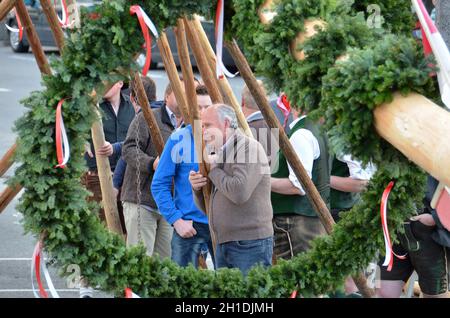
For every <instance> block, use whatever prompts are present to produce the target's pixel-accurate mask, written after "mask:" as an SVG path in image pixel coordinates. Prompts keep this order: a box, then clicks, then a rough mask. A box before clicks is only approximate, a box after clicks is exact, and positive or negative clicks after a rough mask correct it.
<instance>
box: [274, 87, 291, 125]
mask: <svg viewBox="0 0 450 318" xmlns="http://www.w3.org/2000/svg"><path fill="white" fill-rule="evenodd" d="M277 107H278V108H279V109H280V110H281V112H282V113H283V116H284V123H283V128H286V124H287V121H288V118H289V114H290V113H291V104H290V103H289V101H288V99H287V96H286V94H284V93H282V94H281V95H280V96H279V97H278V99H277Z"/></svg>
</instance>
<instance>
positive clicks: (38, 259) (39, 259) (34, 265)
mask: <svg viewBox="0 0 450 318" xmlns="http://www.w3.org/2000/svg"><path fill="white" fill-rule="evenodd" d="M41 268H42V271H43V272H44V277H45V280H46V282H47V286H48V289H49V291H50V294H51V295H52V297H53V298H60V297H59V294H58V292H57V291H56V289H55V286H54V285H53V282H52V279H51V278H50V274H49V272H48V269H47V265H46V264H45V259H44V257H43V253H42V242H41V241H39V242H37V244H36V246H35V247H34V252H33V257H32V259H31V287H32V289H33V294H34V296H35V297H36V298H48V294H47V292H46V291H45V288H44V286H43V284H42V280H41ZM35 275H36V282H37V284H38V288H39V293H38V292H37V291H36V288H35V286H34V277H35Z"/></svg>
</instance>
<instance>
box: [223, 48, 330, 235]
mask: <svg viewBox="0 0 450 318" xmlns="http://www.w3.org/2000/svg"><path fill="white" fill-rule="evenodd" d="M225 45H226V46H227V48H228V51H229V52H230V53H231V56H232V57H233V59H234V61H235V63H236V66H237V67H238V68H239V71H240V72H241V76H242V77H243V79H244V81H245V83H246V84H247V87H248V88H249V90H250V92H251V93H252V95H253V98H254V99H255V101H256V103H257V104H258V106H259V107H260V110H261V113H262V114H263V116H264V118H265V120H266V122H267V125H268V126H269V127H270V128H278V130H279V134H280V136H279V138H280V148H281V150H282V151H283V153H284V154H285V156H286V159H287V160H288V162H289V164H290V165H291V166H292V168H293V170H294V172H295V175H296V176H297V178H298V180H299V181H300V182H301V183H302V185H303V187H304V189H305V192H306V194H307V195H308V198H309V199H310V201H311V205H312V206H313V207H314V210H315V211H316V212H317V214H318V216H319V217H320V219H321V221H322V224H323V225H324V227H325V229H326V231H327V232H328V233H331V231H332V230H333V225H334V220H333V218H332V217H331V214H330V212H329V210H328V208H327V206H326V204H325V202H323V200H322V198H321V196H320V194H319V192H318V191H317V189H316V187H315V186H314V183H313V182H312V180H311V178H310V177H309V176H308V173H307V172H306V170H305V168H304V167H303V165H302V163H301V162H300V160H299V158H298V156H297V153H296V152H295V150H294V148H293V147H292V145H291V143H290V142H289V138H288V137H287V135H286V133H285V132H284V129H283V128H282V127H281V126H280V123H279V121H278V119H277V117H276V115H275V113H274V112H273V110H272V107H270V105H269V102H268V100H267V97H266V96H265V95H264V94H263V92H262V90H261V88H260V86H259V84H258V82H257V80H256V78H255V76H254V75H253V72H252V70H251V68H250V66H249V65H248V62H247V60H246V59H245V57H244V55H243V54H242V52H241V50H240V49H239V47H238V46H237V44H236V42H235V41H233V42H226V44H225Z"/></svg>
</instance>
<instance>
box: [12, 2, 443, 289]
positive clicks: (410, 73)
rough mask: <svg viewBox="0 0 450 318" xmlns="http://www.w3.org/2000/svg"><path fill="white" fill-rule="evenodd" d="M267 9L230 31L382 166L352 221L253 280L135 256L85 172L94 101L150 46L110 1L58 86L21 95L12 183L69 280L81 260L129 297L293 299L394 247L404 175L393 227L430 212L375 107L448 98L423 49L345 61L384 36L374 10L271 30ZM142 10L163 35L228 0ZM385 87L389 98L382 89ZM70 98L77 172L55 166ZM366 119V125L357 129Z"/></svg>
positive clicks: (333, 6) (88, 273) (237, 19)
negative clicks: (382, 212)
mask: <svg viewBox="0 0 450 318" xmlns="http://www.w3.org/2000/svg"><path fill="white" fill-rule="evenodd" d="M262 2H263V1H262V0H234V1H233V3H232V5H231V6H230V4H229V2H228V5H227V12H234V16H233V17H232V26H231V28H230V29H229V30H228V34H233V35H234V36H235V37H236V38H238V40H239V41H240V43H242V44H243V46H244V48H245V51H246V53H247V55H248V57H249V60H250V62H251V63H253V64H254V65H255V66H256V69H257V71H258V73H259V74H260V75H262V76H264V77H266V78H267V79H268V81H269V82H271V83H272V84H273V86H272V87H273V88H274V89H277V90H279V89H285V90H286V92H287V93H288V94H289V96H290V97H291V96H292V97H291V98H293V100H294V101H295V103H296V104H297V105H305V107H306V108H307V109H308V110H316V111H319V112H320V111H321V112H322V113H323V114H326V116H327V117H328V118H327V119H328V124H327V125H328V128H329V129H330V131H331V133H332V136H339V140H344V141H345V143H344V144H342V143H341V144H339V143H334V144H335V145H337V146H336V149H337V150H348V151H351V152H352V153H355V154H357V155H358V157H360V158H362V159H364V161H366V162H367V161H369V160H372V161H374V162H375V163H377V164H378V167H379V170H378V172H377V174H376V175H375V176H374V178H373V180H372V181H371V183H370V185H369V187H368V190H367V191H366V192H365V193H364V194H363V196H362V201H361V203H360V204H358V205H357V206H355V207H354V208H353V209H352V211H350V212H349V213H348V214H346V215H345V216H344V217H343V219H342V221H341V222H340V223H339V224H337V225H336V227H335V229H334V231H333V234H332V235H330V236H327V237H323V238H319V239H317V240H315V241H314V242H313V248H312V249H311V250H310V251H309V252H308V253H305V254H300V255H298V256H296V257H295V258H294V259H292V260H291V261H284V260H281V261H279V263H278V265H276V266H273V267H271V268H266V269H265V268H262V267H255V268H253V269H252V270H251V271H250V273H249V275H248V276H247V277H246V278H244V277H243V276H242V274H241V273H240V272H239V271H238V270H237V269H220V270H217V271H203V270H196V269H194V268H193V267H192V266H190V267H187V268H180V267H179V266H177V265H176V264H175V263H173V262H172V261H170V260H160V259H158V258H153V257H147V256H145V249H144V247H143V246H139V247H133V248H128V249H127V248H126V247H125V244H124V242H123V241H122V240H121V239H120V238H119V237H118V236H117V235H114V234H111V233H109V232H108V231H107V229H106V228H105V227H104V226H103V225H102V224H101V223H100V222H99V220H98V218H97V216H96V211H97V209H98V206H97V205H96V204H93V203H88V202H86V197H87V195H88V192H87V191H86V190H85V189H84V188H83V187H82V186H81V184H80V181H79V180H80V177H81V175H82V173H83V172H84V170H85V163H84V159H83V158H82V156H81V154H82V153H83V151H84V148H83V145H84V143H85V140H86V139H87V138H88V134H89V131H90V127H91V125H92V123H93V121H94V120H95V114H94V112H93V108H92V106H91V105H92V103H93V102H96V101H92V99H91V98H90V97H89V94H90V93H91V92H92V90H93V89H95V90H96V91H97V92H98V96H101V95H102V93H103V90H104V86H103V85H102V84H101V83H103V82H106V81H110V82H113V81H117V80H119V79H125V77H126V75H124V74H125V73H126V72H128V71H130V70H137V69H138V67H137V65H136V64H135V63H132V62H130V61H132V57H133V56H134V55H135V54H136V53H137V52H139V51H140V45H141V43H142V35H141V31H140V28H139V26H138V23H137V21H136V18H135V17H132V16H130V14H129V6H130V2H129V1H127V0H111V1H104V2H103V3H102V4H101V5H100V6H99V7H98V8H97V9H96V10H95V12H96V13H97V17H96V18H95V19H92V15H90V16H89V15H88V14H86V12H85V13H83V14H82V23H81V25H82V27H81V28H80V29H78V30H73V31H70V34H69V38H68V40H67V43H66V47H65V49H64V54H63V56H62V58H61V59H53V60H52V61H51V66H52V69H53V75H51V76H45V77H44V79H43V82H44V83H43V84H44V86H45V89H44V90H43V91H39V92H33V93H32V94H31V96H30V97H28V98H27V99H25V100H23V101H22V102H23V104H24V105H25V106H26V107H27V108H28V109H29V111H28V112H27V113H26V114H25V115H24V116H23V117H22V118H21V119H19V120H18V121H17V123H16V131H17V133H18V135H19V141H18V144H19V147H18V151H17V159H18V161H20V162H21V163H22V164H21V166H20V167H19V168H18V169H17V170H16V175H15V178H14V179H13V180H12V183H16V182H18V183H20V184H22V185H23V186H24V188H25V190H26V191H25V192H24V194H23V196H22V198H21V200H20V205H19V207H18V208H19V210H20V211H21V212H22V213H23V215H24V218H23V222H24V228H25V230H26V231H27V232H31V233H33V234H34V235H39V234H40V233H42V232H43V231H45V233H46V234H47V235H46V238H45V249H46V251H47V252H48V253H49V254H50V255H51V256H52V257H54V258H55V259H56V260H57V265H59V266H60V267H61V275H68V274H70V273H68V272H66V270H67V267H68V266H69V265H71V264H76V265H79V266H80V268H81V269H82V275H83V276H84V277H85V278H86V279H87V280H88V281H89V282H90V284H91V285H93V286H96V285H99V286H100V288H101V289H102V290H105V291H112V292H114V293H115V294H116V295H122V294H123V290H124V288H125V287H130V288H132V289H133V291H134V292H135V293H137V294H139V295H141V296H142V297H287V296H288V295H289V294H290V293H291V292H292V290H294V289H295V288H298V289H300V292H301V294H302V295H303V296H312V295H319V294H324V293H327V292H331V291H334V290H336V289H337V288H339V287H341V286H342V284H343V281H344V278H345V277H347V276H348V275H349V274H354V273H357V272H358V271H360V270H361V269H362V268H363V267H364V266H366V265H367V264H368V263H369V261H371V260H372V258H373V257H374V255H375V253H376V251H377V250H378V249H379V248H380V246H382V243H383V238H382V234H381V230H380V228H381V227H380V218H379V216H378V213H377V209H378V205H379V200H380V195H381V191H382V189H383V188H384V187H385V186H386V185H387V183H388V182H389V181H390V180H392V179H395V180H396V185H395V191H393V192H392V194H391V197H390V201H389V226H390V227H391V229H395V230H399V228H400V225H401V224H402V222H403V220H404V219H405V218H406V217H408V216H409V215H410V214H412V213H413V211H414V209H415V206H416V205H419V204H420V201H421V199H422V194H423V193H422V192H421V191H418V189H421V188H423V186H424V174H423V172H422V171H421V170H420V169H419V168H417V167H416V166H414V165H412V164H410V163H409V162H408V160H407V159H406V158H404V157H402V155H401V154H400V153H398V152H397V151H396V150H395V149H394V148H392V147H390V146H389V145H387V144H386V143H385V142H383V141H382V140H381V139H380V138H379V137H378V136H377V135H376V133H375V132H374V130H373V128H372V110H373V108H374V107H375V106H376V105H378V104H379V103H380V102H383V101H386V100H389V98H390V94H391V93H392V91H393V90H399V91H402V92H404V93H406V92H408V91H418V92H422V93H430V92H431V93H434V92H435V90H433V89H434V86H433V81H432V79H430V78H429V77H428V74H429V72H430V69H429V68H428V66H427V62H426V61H425V60H424V58H423V57H422V55H421V54H420V51H419V49H418V47H417V46H415V45H414V43H412V42H411V41H410V40H408V39H405V38H395V37H392V38H388V39H386V40H384V41H381V42H379V43H377V45H380V47H382V48H384V50H383V49H381V48H377V47H376V46H375V47H374V48H371V47H367V48H366V49H362V50H355V51H354V52H352V53H351V54H352V58H351V59H350V60H349V61H347V62H345V63H338V64H337V65H336V66H335V67H333V66H334V61H335V58H336V57H337V56H339V55H341V54H342V53H344V52H345V51H346V50H347V48H349V47H356V48H362V47H364V46H368V45H369V44H370V43H371V42H374V39H376V40H380V37H379V36H377V33H376V32H375V31H373V30H370V29H368V28H366V27H364V25H365V24H364V23H363V20H362V18H361V16H351V15H350V13H351V11H350V9H349V7H348V5H341V4H339V5H338V4H337V1H317V0H305V1H299V0H288V1H282V2H281V3H280V5H279V6H278V8H277V10H278V15H277V17H275V19H274V20H273V22H272V24H271V25H268V26H264V25H262V24H260V23H259V20H258V18H257V15H256V14H255V13H256V10H258V8H259V6H260V5H261V4H262ZM372 2H373V1H372ZM375 2H376V1H375ZM393 3H394V2H392V5H393ZM133 4H138V5H141V6H142V7H143V9H144V10H145V11H146V12H147V13H148V14H149V16H150V17H151V18H152V19H153V21H154V22H155V23H156V24H157V26H158V28H159V29H163V28H165V27H167V26H169V25H174V24H175V21H176V18H177V17H179V16H182V15H191V14H193V13H200V14H202V15H208V13H209V12H213V10H214V7H215V2H212V1H206V0H205V1H185V0H183V1H181V0H175V1H168V0H165V1H159V2H158V3H156V2H155V1H136V2H135V3H133ZM318 16H320V17H321V18H322V19H325V20H326V21H327V23H328V27H327V29H326V30H324V31H322V32H320V33H319V34H318V35H317V37H314V38H312V39H311V40H309V41H307V42H306V43H305V44H304V49H305V50H307V52H308V55H309V56H310V57H309V58H307V59H306V61H304V62H301V63H300V62H296V61H295V60H294V59H293V58H292V57H291V55H290V53H289V51H288V43H289V41H290V40H291V39H293V38H294V37H295V35H296V33H297V32H298V31H301V30H302V28H303V21H304V20H305V19H306V18H308V17H318ZM325 42H326V43H325ZM330 43H333V45H329V44H330ZM385 52H390V53H389V54H387V55H386V54H385ZM399 52H401V53H402V54H396V53H399ZM117 70H121V72H120V73H119V72H118V71H117ZM364 71H366V73H364ZM392 72H394V75H393V74H392ZM327 73H328V74H327ZM362 75H364V76H362ZM297 78H298V79H299V80H298V81H297V80H296V79H297ZM355 78H357V80H355ZM383 78H389V79H390V81H389V82H384V81H382V80H381V79H383ZM374 85H375V86H374ZM373 87H375V88H376V89H377V90H378V92H379V93H378V94H375V95H371V93H370V92H371V89H372V88H373ZM380 95H381V96H382V97H380ZM66 97H70V99H69V100H68V101H67V102H66V103H65V104H64V107H63V111H64V117H65V124H66V129H67V133H68V136H69V139H70V142H71V148H72V156H71V161H70V163H69V166H68V168H67V169H64V170H61V169H54V168H53V166H54V165H55V164H56V162H55V158H56V154H55V147H54V126H55V120H54V118H55V108H56V107H55V106H56V104H57V102H58V101H59V100H60V99H61V98H66ZM319 106H320V109H319ZM318 109H319V110H318ZM355 110H358V111H355ZM355 120H356V121H357V122H358V124H360V125H352V124H351V123H352V122H354V121H355ZM349 127H350V128H349ZM359 136H362V137H363V138H364V139H361V138H360V137H359ZM366 139H367V140H370V149H367V148H368V147H367V145H366V144H365V142H366ZM363 143H364V145H363ZM346 145H347V146H346ZM363 146H364V147H363ZM364 149H365V150H367V151H363V150H364ZM76 154H79V155H76ZM386 154H389V157H388V158H385V155H386ZM385 159H387V161H385ZM394 159H395V160H394ZM394 232H396V231H394Z"/></svg>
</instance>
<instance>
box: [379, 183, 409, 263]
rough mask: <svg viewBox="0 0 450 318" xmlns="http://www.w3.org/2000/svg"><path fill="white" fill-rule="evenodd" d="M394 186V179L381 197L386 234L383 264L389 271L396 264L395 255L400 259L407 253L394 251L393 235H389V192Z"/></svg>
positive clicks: (382, 219) (381, 211)
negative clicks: (402, 253) (401, 253)
mask: <svg viewBox="0 0 450 318" xmlns="http://www.w3.org/2000/svg"><path fill="white" fill-rule="evenodd" d="M393 187H394V181H391V182H389V184H388V186H387V187H386V189H385V190H384V192H383V196H382V197H381V205H380V214H381V226H382V228H383V235H384V246H385V252H386V256H385V258H384V263H383V266H387V267H388V268H387V271H388V272H390V271H391V270H392V265H393V264H394V256H396V257H397V258H399V259H405V258H406V255H397V254H395V253H394V251H393V249H392V242H391V237H390V236H389V228H388V222H387V204H388V199H389V194H390V193H391V190H392V188H393Z"/></svg>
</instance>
